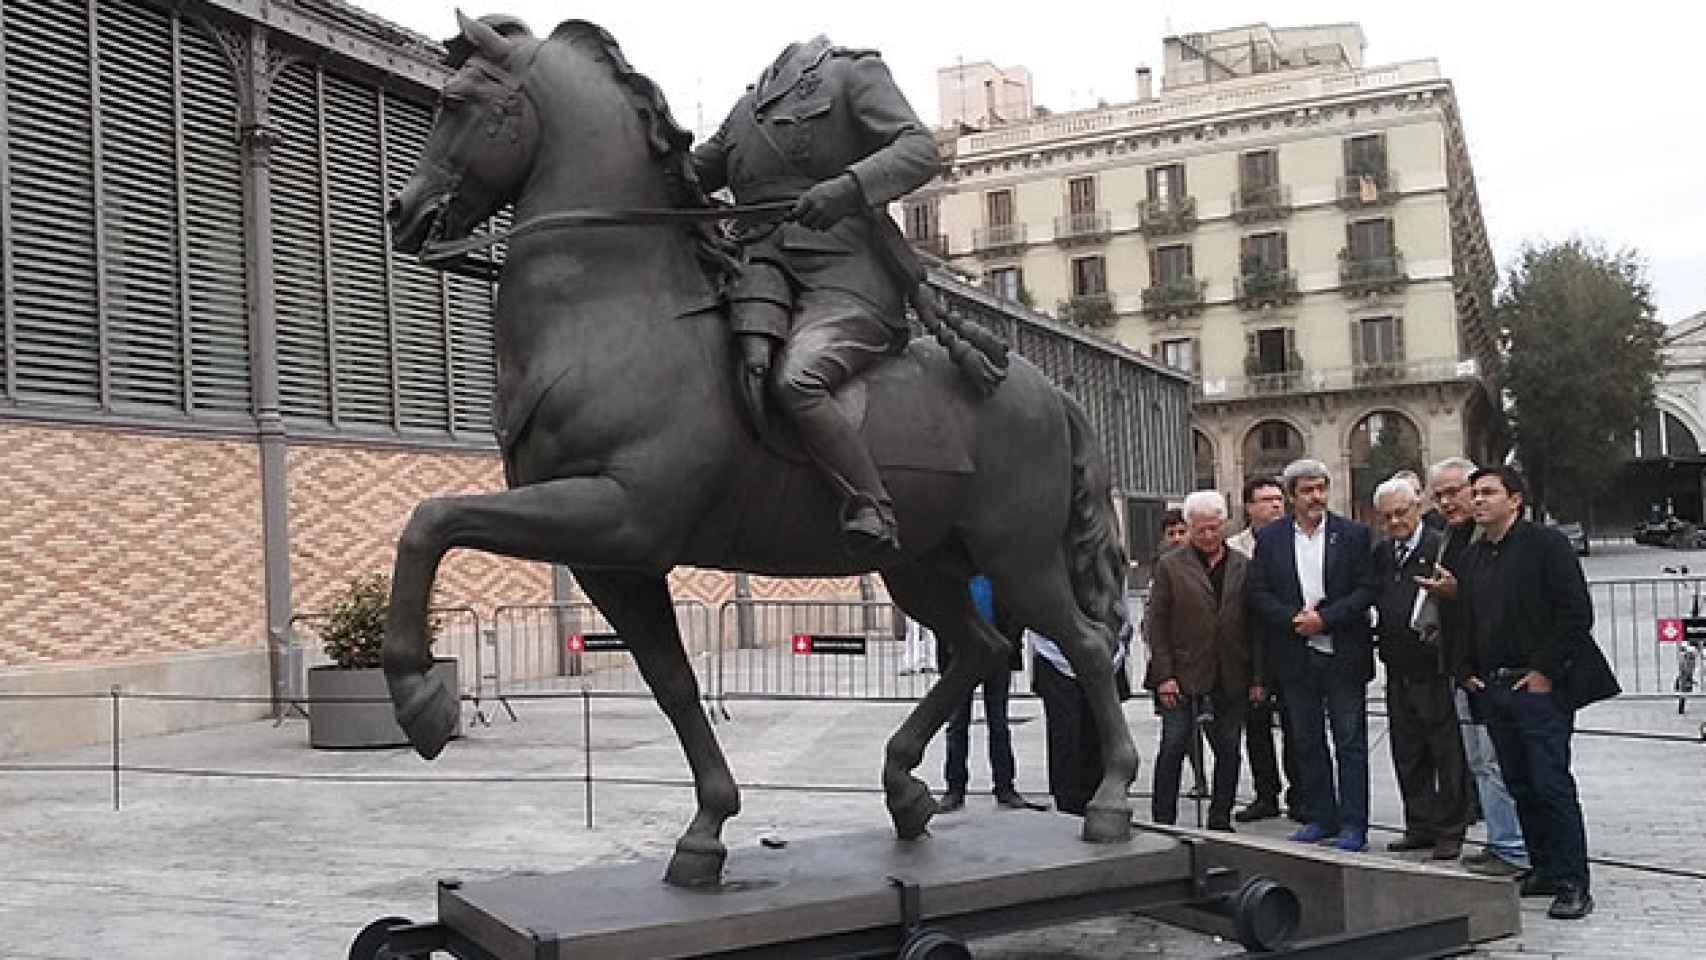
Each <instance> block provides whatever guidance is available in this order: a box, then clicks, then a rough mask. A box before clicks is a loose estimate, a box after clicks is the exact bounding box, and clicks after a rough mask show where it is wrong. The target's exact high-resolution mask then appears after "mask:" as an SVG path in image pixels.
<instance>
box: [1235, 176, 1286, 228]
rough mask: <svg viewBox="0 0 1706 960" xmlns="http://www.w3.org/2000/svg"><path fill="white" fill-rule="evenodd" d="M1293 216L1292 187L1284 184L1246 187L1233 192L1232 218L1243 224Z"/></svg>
mask: <svg viewBox="0 0 1706 960" xmlns="http://www.w3.org/2000/svg"><path fill="white" fill-rule="evenodd" d="M1289 216H1291V188H1290V187H1287V186H1284V185H1282V184H1277V183H1276V184H1269V185H1267V186H1259V187H1244V188H1242V189H1240V190H1238V191H1236V192H1234V193H1233V194H1232V219H1234V220H1236V221H1238V222H1239V223H1243V224H1251V223H1261V222H1262V221H1264V220H1283V219H1285V218H1286V217H1289Z"/></svg>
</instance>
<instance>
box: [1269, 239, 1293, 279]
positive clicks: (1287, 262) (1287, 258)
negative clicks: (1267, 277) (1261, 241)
mask: <svg viewBox="0 0 1706 960" xmlns="http://www.w3.org/2000/svg"><path fill="white" fill-rule="evenodd" d="M1277 236H1278V237H1279V262H1278V263H1276V264H1274V265H1273V266H1274V269H1276V270H1288V269H1290V268H1291V251H1290V250H1289V249H1287V247H1286V241H1285V234H1284V233H1280V234H1277Z"/></svg>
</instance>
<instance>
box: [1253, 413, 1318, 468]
mask: <svg viewBox="0 0 1706 960" xmlns="http://www.w3.org/2000/svg"><path fill="white" fill-rule="evenodd" d="M1303 455H1304V452H1303V434H1301V433H1298V432H1297V428H1296V427H1294V426H1292V425H1291V424H1289V423H1286V422H1285V421H1284V420H1263V421H1260V422H1259V423H1257V424H1256V425H1255V426H1253V427H1251V428H1250V432H1249V433H1246V434H1245V435H1244V479H1246V480H1248V479H1250V478H1251V477H1277V476H1279V475H1280V471H1282V470H1284V469H1285V465H1286V464H1288V463H1290V462H1292V461H1293V460H1296V459H1298V458H1299V457H1302V456H1303Z"/></svg>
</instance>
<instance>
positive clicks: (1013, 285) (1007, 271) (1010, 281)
mask: <svg viewBox="0 0 1706 960" xmlns="http://www.w3.org/2000/svg"><path fill="white" fill-rule="evenodd" d="M988 284H989V292H990V293H993V294H995V295H996V296H998V297H1000V298H1001V299H1003V300H1012V301H1013V302H1015V303H1017V302H1018V301H1019V299H1020V298H1019V291H1020V289H1021V288H1022V287H1023V286H1024V284H1023V283H1022V282H1021V281H1020V279H1019V268H1018V267H996V268H995V269H993V270H991V271H989V278H988Z"/></svg>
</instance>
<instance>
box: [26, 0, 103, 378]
mask: <svg viewBox="0 0 1706 960" xmlns="http://www.w3.org/2000/svg"><path fill="white" fill-rule="evenodd" d="M5 17H6V29H5V37H4V42H5V44H6V89H7V104H6V109H7V123H8V141H7V149H8V151H9V156H8V165H9V167H10V177H11V182H10V183H9V184H8V185H7V186H8V199H9V200H10V202H11V210H12V237H11V241H12V270H11V276H10V277H8V278H6V279H7V280H8V281H9V282H10V284H11V293H12V309H13V323H14V336H15V337H16V356H14V357H13V358H12V360H13V362H14V363H15V364H16V368H17V379H16V381H15V383H14V387H15V391H16V395H17V397H18V398H19V399H20V400H24V401H28V402H34V403H50V404H71V405H77V406H87V407H94V406H96V405H98V404H99V403H100V399H101V389H100V332H99V313H98V311H97V309H96V299H97V294H96V283H95V224H94V183H93V180H92V178H91V171H92V169H93V164H94V156H93V143H92V137H91V132H90V111H89V51H88V49H87V45H86V44H85V43H84V41H83V39H82V38H83V32H82V28H83V25H84V24H85V23H87V21H88V11H87V9H86V8H85V5H84V4H83V3H82V2H74V0H6V3H5Z"/></svg>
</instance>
